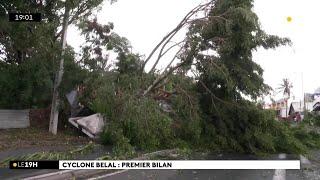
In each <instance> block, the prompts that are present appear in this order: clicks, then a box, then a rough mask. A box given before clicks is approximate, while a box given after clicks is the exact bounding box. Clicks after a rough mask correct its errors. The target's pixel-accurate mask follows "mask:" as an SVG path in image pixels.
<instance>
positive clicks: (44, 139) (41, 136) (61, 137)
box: [0, 127, 90, 151]
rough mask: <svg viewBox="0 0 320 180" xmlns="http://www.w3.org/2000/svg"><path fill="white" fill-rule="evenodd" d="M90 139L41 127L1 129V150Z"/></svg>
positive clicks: (61, 144)
mask: <svg viewBox="0 0 320 180" xmlns="http://www.w3.org/2000/svg"><path fill="white" fill-rule="evenodd" d="M89 141H90V139H89V138H88V137H85V136H79V135H77V134H76V133H69V132H64V131H60V132H59V131H58V134H57V135H52V134H50V133H49V132H48V130H45V129H41V128H34V127H32V128H26V129H7V130H0V151H4V150H11V149H12V150H13V149H20V148H29V147H47V146H70V147H72V146H77V145H82V144H86V143H88V142H89Z"/></svg>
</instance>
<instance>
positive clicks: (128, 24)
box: [67, 0, 320, 100]
mask: <svg viewBox="0 0 320 180" xmlns="http://www.w3.org/2000/svg"><path fill="white" fill-rule="evenodd" d="M201 2H204V1H203V0H134V1H132V0H131V1H128V0H118V2H116V3H114V4H112V5H110V3H108V2H106V3H104V5H103V7H102V10H101V11H100V12H99V13H98V15H97V17H98V21H99V22H100V23H105V24H107V23H108V22H113V23H114V26H115V28H114V31H115V32H116V33H118V34H119V35H121V36H124V37H126V38H127V39H129V41H130V42H131V44H132V47H133V52H135V53H139V54H142V55H143V54H144V55H148V54H149V53H150V52H151V50H152V49H153V47H154V46H155V45H156V44H157V43H158V42H159V41H160V40H161V39H162V37H163V36H165V35H166V34H167V33H168V32H169V31H170V30H172V29H173V28H174V27H175V26H176V25H177V24H178V23H179V22H180V21H181V19H182V18H183V17H184V16H185V15H186V14H187V13H188V12H189V11H190V10H191V9H192V8H193V7H195V6H197V5H198V4H200V3H201ZM319 7H320V1H319V0H305V1H301V0H255V3H254V11H255V12H256V14H257V15H258V17H259V19H260V23H261V26H262V28H263V29H264V30H265V31H266V32H267V33H268V34H273V35H278V36H281V37H288V38H290V39H291V40H292V42H293V45H292V46H291V47H279V48H277V49H276V50H272V49H271V50H264V49H262V48H260V49H258V50H257V51H255V52H254V53H253V59H254V61H256V62H257V63H258V64H260V66H261V67H262V68H263V69H264V79H265V82H266V83H267V84H269V85H270V86H271V87H273V88H277V87H279V84H280V83H281V82H282V79H283V78H289V80H290V81H291V82H292V84H293V89H292V92H293V95H294V96H295V99H296V100H299V99H300V98H302V97H303V92H310V93H313V92H314V91H315V89H316V88H318V87H320V78H318V75H317V73H318V70H319V68H320V67H319V65H320V62H319V60H320V58H319V53H318V52H319V51H320V47H319V44H318V43H319V42H320V35H319V32H320V20H319V18H320V11H319V10H318V9H319ZM287 17H291V18H292V21H291V22H288V21H287ZM184 33H185V31H182V32H181V33H179V34H178V36H177V37H176V39H174V41H179V39H182V38H183V37H184ZM67 41H68V44H70V45H72V46H73V47H74V48H75V50H78V49H79V45H80V44H81V43H83V42H84V41H83V39H81V38H79V33H78V32H77V30H76V29H75V28H74V27H70V28H69V32H68V39H67ZM173 53H174V50H173V51H172V53H169V54H168V55H167V56H166V57H164V59H163V63H161V64H160V65H159V68H163V67H164V66H165V65H166V64H165V63H166V62H167V61H169V60H171V57H172V55H173ZM151 64H152V61H151V62H150V63H149V64H148V65H147V67H150V65H151ZM280 95H281V94H280ZM280 95H278V96H277V97H278V98H280V97H279V96H280Z"/></svg>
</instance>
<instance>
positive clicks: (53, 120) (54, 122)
mask: <svg viewBox="0 0 320 180" xmlns="http://www.w3.org/2000/svg"><path fill="white" fill-rule="evenodd" d="M69 10H70V9H69V6H68V4H67V1H66V2H65V12H64V17H63V24H62V50H61V59H60V63H59V70H58V72H57V73H56V75H55V80H54V85H53V96H52V104H51V113H50V124H49V132H51V133H52V134H54V135H56V134H57V129H58V117H59V104H60V103H59V86H60V84H61V81H62V76H63V71H64V70H63V67H64V55H65V49H66V38H67V29H68V21H69Z"/></svg>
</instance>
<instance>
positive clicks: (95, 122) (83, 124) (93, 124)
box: [69, 113, 105, 138]
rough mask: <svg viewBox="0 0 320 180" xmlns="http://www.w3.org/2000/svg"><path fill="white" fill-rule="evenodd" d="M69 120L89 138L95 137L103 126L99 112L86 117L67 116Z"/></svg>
mask: <svg viewBox="0 0 320 180" xmlns="http://www.w3.org/2000/svg"><path fill="white" fill-rule="evenodd" d="M69 122H70V123H71V124H72V125H73V126H75V127H76V128H78V129H80V130H81V131H82V132H83V133H85V134H86V135H88V136H89V137H90V138H97V137H98V136H99V133H101V132H102V131H103V127H104V126H105V123H104V120H103V116H102V115H101V114H99V113H98V114H93V115H90V116H87V117H74V118H69Z"/></svg>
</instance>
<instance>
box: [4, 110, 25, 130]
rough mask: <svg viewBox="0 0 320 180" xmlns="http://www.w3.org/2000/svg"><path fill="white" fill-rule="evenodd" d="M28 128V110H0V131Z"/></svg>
mask: <svg viewBox="0 0 320 180" xmlns="http://www.w3.org/2000/svg"><path fill="white" fill-rule="evenodd" d="M29 126H30V120H29V110H0V129H9V128H26V127H29Z"/></svg>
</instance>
